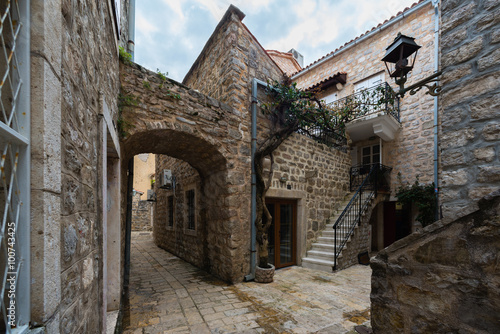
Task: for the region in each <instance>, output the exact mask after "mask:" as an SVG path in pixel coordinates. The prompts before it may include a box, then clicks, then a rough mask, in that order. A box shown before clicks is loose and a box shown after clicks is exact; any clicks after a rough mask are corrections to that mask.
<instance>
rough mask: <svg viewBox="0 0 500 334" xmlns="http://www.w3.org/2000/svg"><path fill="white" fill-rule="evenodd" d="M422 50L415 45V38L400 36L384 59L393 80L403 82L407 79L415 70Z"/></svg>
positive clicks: (390, 46)
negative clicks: (416, 61)
mask: <svg viewBox="0 0 500 334" xmlns="http://www.w3.org/2000/svg"><path fill="white" fill-rule="evenodd" d="M420 48H421V46H420V45H418V44H417V43H415V38H413V37H408V36H405V35H402V34H401V33H399V34H398V36H397V37H396V38H395V39H394V42H392V44H391V45H389V46H388V47H387V49H386V50H387V51H386V53H385V56H384V58H382V61H383V62H384V63H385V67H386V68H387V71H388V72H389V75H390V76H391V78H396V80H401V79H403V78H405V77H406V75H407V74H408V72H410V71H411V70H412V69H413V65H414V64H415V59H416V58H417V53H418V49H420Z"/></svg>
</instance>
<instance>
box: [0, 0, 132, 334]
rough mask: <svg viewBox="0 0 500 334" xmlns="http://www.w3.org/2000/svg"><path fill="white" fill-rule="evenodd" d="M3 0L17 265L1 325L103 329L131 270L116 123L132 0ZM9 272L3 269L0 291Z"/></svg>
mask: <svg viewBox="0 0 500 334" xmlns="http://www.w3.org/2000/svg"><path fill="white" fill-rule="evenodd" d="M0 9H1V12H2V13H1V15H2V25H1V28H0V30H1V34H2V48H3V50H5V53H4V52H2V60H1V61H0V69H1V71H2V77H4V75H5V74H6V73H9V75H8V81H7V84H6V85H3V84H2V88H1V99H2V108H4V111H5V112H6V113H7V115H8V117H7V118H4V115H6V114H5V113H2V115H3V116H1V117H0V125H1V130H0V133H1V134H0V146H1V147H2V148H1V149H2V152H4V154H6V155H5V156H4V160H2V173H1V174H2V178H3V179H4V180H7V181H6V183H3V185H2V190H1V191H0V192H1V195H0V206H1V207H2V209H1V216H2V217H3V219H7V222H9V223H12V224H15V225H16V226H15V230H16V231H15V232H16V233H15V234H12V235H11V236H12V237H13V238H14V239H15V240H14V243H15V244H16V245H15V251H14V252H15V259H14V262H15V263H14V264H13V265H14V266H15V268H14V269H13V270H9V272H12V271H14V272H16V274H13V273H9V275H8V277H7V278H8V279H11V278H12V275H15V276H17V281H16V287H15V291H16V293H15V297H13V298H10V300H8V299H7V298H5V299H3V300H2V302H1V305H2V308H1V309H2V317H1V320H0V331H3V330H9V329H10V328H11V327H13V326H16V329H15V330H14V332H16V333H18V332H22V331H24V330H29V329H31V330H32V331H33V332H45V333H78V332H79V333H103V332H105V326H106V319H107V311H112V310H118V307H119V303H120V296H121V290H120V289H121V286H122V282H121V281H122V277H123V275H122V270H123V269H122V267H123V261H122V260H121V253H122V252H121V250H120V230H121V226H120V220H119V219H118V220H117V217H118V218H119V214H118V213H119V210H120V194H119V191H116V190H119V187H118V185H119V180H120V175H119V163H118V159H119V157H120V144H119V139H118V133H117V130H116V124H117V119H118V114H119V110H118V103H117V102H118V93H119V89H120V81H119V58H118V46H119V45H120V46H124V47H126V45H127V41H128V39H129V38H128V25H127V21H128V1H127V0H123V1H41V0H32V1H28V0H19V1H2V2H1V3H0ZM17 31H19V33H16V32H17ZM8 54H10V55H9V56H8V57H7V55H8ZM4 55H6V56H5V57H4ZM6 156H8V157H9V158H7V159H6V160H5V157H6ZM4 163H5V165H4ZM4 166H5V167H6V168H5V169H4ZM14 166H16V167H17V168H10V167H14ZM4 173H5V174H4ZM8 193H10V194H11V195H7V194H8ZM4 213H5V214H6V215H5V216H4ZM5 217H6V218H5ZM5 223H6V221H5V220H3V224H5ZM3 226H5V225H3ZM3 231H4V230H3V228H2V245H1V249H2V250H1V251H0V254H1V256H0V257H1V260H0V263H1V266H2V273H6V272H5V269H6V267H5V265H6V263H7V258H6V254H7V248H6V244H5V240H7V239H6V238H4V234H3V233H4V232H3ZM16 268H17V269H18V271H17V269H16ZM10 269H12V268H10ZM6 283H7V282H6V281H5V275H4V274H2V291H6V290H5V289H4V288H5V287H6ZM2 295H3V294H2ZM13 301H14V302H15V305H16V309H15V311H9V312H10V315H15V319H14V318H10V319H9V320H8V323H7V324H5V323H4V319H5V318H4V314H5V313H4V312H5V311H6V306H8V305H10V304H12V303H13ZM6 302H7V303H10V304H4V303H6Z"/></svg>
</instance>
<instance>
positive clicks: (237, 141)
mask: <svg viewBox="0 0 500 334" xmlns="http://www.w3.org/2000/svg"><path fill="white" fill-rule="evenodd" d="M120 72H121V84H122V92H121V100H122V112H121V116H120V124H121V131H122V136H123V138H122V140H121V149H122V175H127V165H128V161H129V159H131V158H133V156H134V155H136V154H139V153H154V154H163V155H168V156H171V157H173V158H176V159H180V160H183V161H185V162H187V163H189V164H190V165H191V166H192V167H193V168H195V169H196V170H197V171H198V173H199V175H200V179H201V183H202V198H201V199H202V202H203V206H202V222H201V224H202V229H201V233H200V235H199V238H200V239H199V242H202V243H203V245H204V247H203V253H202V255H201V256H202V257H203V259H200V261H199V262H197V263H196V264H197V265H198V266H202V267H203V268H204V269H206V270H207V271H209V272H211V273H212V274H214V275H216V276H218V277H220V278H222V279H224V280H226V281H229V282H235V281H241V280H242V278H243V276H244V275H245V274H247V272H248V270H249V264H248V259H249V257H250V254H249V247H250V245H249V239H250V238H249V235H250V218H249V217H250V186H249V185H250V177H251V175H250V171H251V166H250V137H249V133H248V130H247V127H246V124H244V121H243V120H242V119H241V116H240V113H239V112H238V111H237V110H235V109H233V108H231V107H229V106H227V105H225V104H223V103H221V102H219V101H217V100H215V99H212V98H210V97H207V96H204V95H202V94H200V93H199V92H197V91H194V90H191V89H189V88H187V87H185V86H183V85H182V84H180V83H177V82H175V81H172V80H170V79H167V78H164V77H162V76H160V75H158V74H156V73H153V72H150V71H147V70H145V69H144V68H142V67H140V66H139V65H136V64H132V65H130V66H129V65H123V64H121V68H120ZM126 191H127V181H126V178H125V177H124V178H122V194H126ZM122 198H123V199H124V200H123V201H122V211H123V213H122V214H123V215H122V217H124V215H125V210H126V201H125V198H126V196H122ZM122 221H123V222H125V219H122ZM123 230H124V231H125V226H123ZM123 240H125V238H123Z"/></svg>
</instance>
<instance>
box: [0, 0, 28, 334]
mask: <svg viewBox="0 0 500 334" xmlns="http://www.w3.org/2000/svg"><path fill="white" fill-rule="evenodd" d="M0 23H1V26H0V151H1V160H0V284H1V291H0V315H1V316H0V332H5V333H23V332H25V331H27V329H28V326H29V320H30V302H29V301H30V299H29V298H30V287H29V282H30V281H29V276H30V271H29V266H30V261H29V260H30V254H29V246H30V239H29V233H30V110H29V108H30V106H29V101H30V91H29V87H30V82H29V73H30V69H29V61H30V59H29V0H18V1H1V2H0Z"/></svg>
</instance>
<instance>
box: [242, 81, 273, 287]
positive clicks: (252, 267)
mask: <svg viewBox="0 0 500 334" xmlns="http://www.w3.org/2000/svg"><path fill="white" fill-rule="evenodd" d="M258 85H261V86H264V87H267V86H268V84H267V83H265V82H264V81H261V80H259V79H256V78H254V79H253V80H252V107H251V114H252V128H251V136H252V143H251V149H252V162H251V163H252V198H251V202H250V210H251V217H250V220H251V221H250V224H251V225H250V226H251V232H250V233H251V241H250V274H248V275H246V276H245V281H251V280H253V279H254V278H255V266H256V263H257V262H256V253H257V249H256V248H257V247H256V245H255V243H256V239H257V229H256V228H255V218H256V217H257V177H256V175H255V165H254V156H255V151H256V150H257V104H258V102H259V101H258V100H257V89H258Z"/></svg>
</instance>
